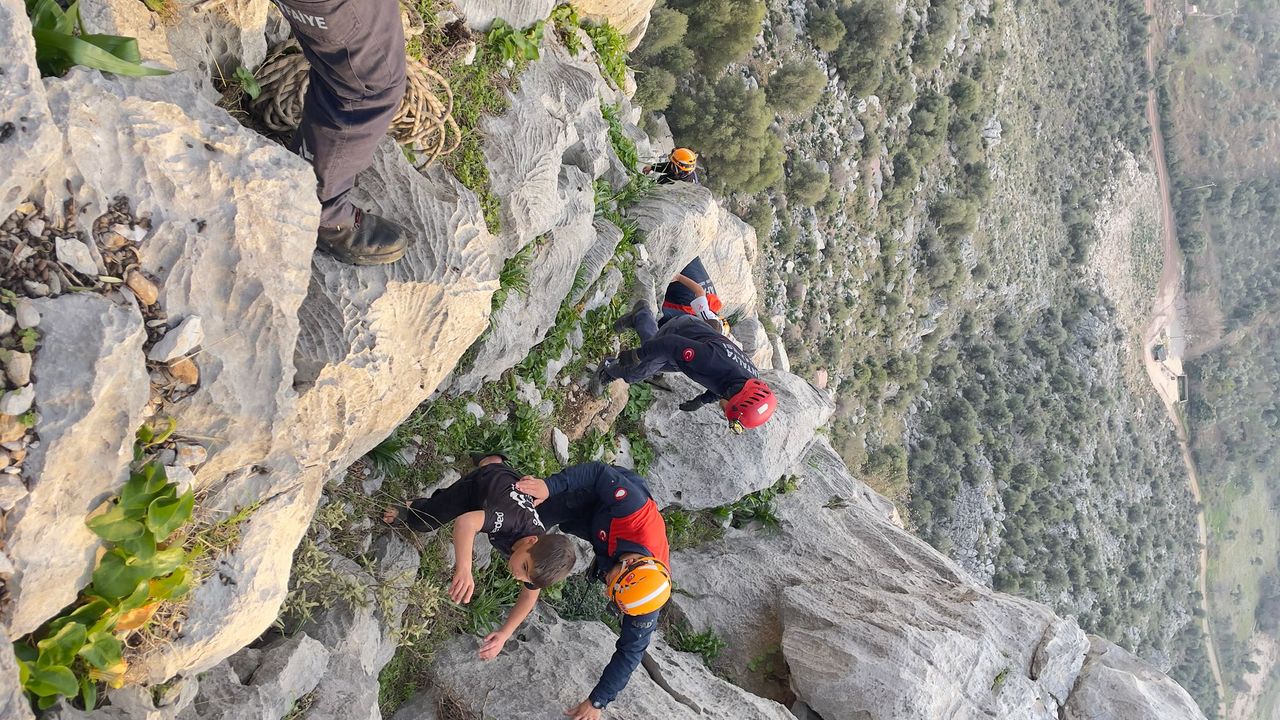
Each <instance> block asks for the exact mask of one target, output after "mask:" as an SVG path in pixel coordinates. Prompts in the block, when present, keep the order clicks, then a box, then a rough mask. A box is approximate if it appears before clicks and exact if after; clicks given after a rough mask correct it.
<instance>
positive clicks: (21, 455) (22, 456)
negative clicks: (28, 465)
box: [5, 448, 27, 465]
mask: <svg viewBox="0 0 1280 720" xmlns="http://www.w3.org/2000/svg"><path fill="white" fill-rule="evenodd" d="M5 457H7V458H8V459H9V462H6V463H5V464H6V465H21V464H22V461H23V460H26V459H27V449H26V448H20V449H18V450H11V451H6V452H5Z"/></svg>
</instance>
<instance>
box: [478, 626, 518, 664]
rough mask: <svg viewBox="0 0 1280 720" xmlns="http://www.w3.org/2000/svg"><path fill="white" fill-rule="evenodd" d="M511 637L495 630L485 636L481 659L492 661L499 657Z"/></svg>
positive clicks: (481, 647) (482, 643)
mask: <svg viewBox="0 0 1280 720" xmlns="http://www.w3.org/2000/svg"><path fill="white" fill-rule="evenodd" d="M510 637H511V636H510V635H507V634H506V633H504V632H502V631H501V630H495V631H493V632H491V633H489V634H488V635H485V636H484V640H483V641H482V642H481V643H480V659H481V660H492V659H494V658H496V657H498V653H500V652H502V648H503V646H505V645H506V644H507V639H508V638H510Z"/></svg>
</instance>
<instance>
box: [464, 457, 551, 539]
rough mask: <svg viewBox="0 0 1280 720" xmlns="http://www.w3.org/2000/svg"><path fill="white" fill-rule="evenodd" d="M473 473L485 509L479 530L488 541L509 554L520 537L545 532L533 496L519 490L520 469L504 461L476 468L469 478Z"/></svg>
mask: <svg viewBox="0 0 1280 720" xmlns="http://www.w3.org/2000/svg"><path fill="white" fill-rule="evenodd" d="M471 476H475V480H474V482H475V483H476V488H475V497H477V498H479V499H480V507H479V509H480V510H484V525H482V526H481V527H480V532H482V533H485V534H486V535H488V536H489V542H490V543H491V544H492V545H493V546H494V547H495V548H497V549H498V552H501V553H502V554H503V555H504V556H508V557H509V556H510V555H511V546H512V545H514V544H515V542H516V541H517V540H519V539H520V538H524V537H529V536H530V535H544V534H546V532H547V529H546V527H544V526H543V524H542V518H540V517H538V511H537V510H536V509H534V507H533V496H531V495H526V494H525V493H522V492H520V491H518V490H516V481H518V480H519V479H520V477H521V476H520V474H519V473H517V472H516V471H515V470H513V469H512V468H510V467H509V466H507V465H505V464H492V465H485V466H484V467H481V468H476V469H475V470H474V471H472V472H471V473H470V474H469V475H468V478H469V477H471ZM468 478H463V479H462V480H461V481H459V482H465V481H466V480H467V479H468Z"/></svg>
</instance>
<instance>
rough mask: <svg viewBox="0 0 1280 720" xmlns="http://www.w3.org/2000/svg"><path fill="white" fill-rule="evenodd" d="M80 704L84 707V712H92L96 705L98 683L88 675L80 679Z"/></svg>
mask: <svg viewBox="0 0 1280 720" xmlns="http://www.w3.org/2000/svg"><path fill="white" fill-rule="evenodd" d="M80 702H81V703H82V704H83V705H84V709H85V712H93V709H94V708H95V707H97V705H98V683H96V682H94V681H93V680H92V679H90V677H89V676H88V675H85V676H84V677H83V678H81V679H80Z"/></svg>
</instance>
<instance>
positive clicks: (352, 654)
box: [303, 535, 419, 720]
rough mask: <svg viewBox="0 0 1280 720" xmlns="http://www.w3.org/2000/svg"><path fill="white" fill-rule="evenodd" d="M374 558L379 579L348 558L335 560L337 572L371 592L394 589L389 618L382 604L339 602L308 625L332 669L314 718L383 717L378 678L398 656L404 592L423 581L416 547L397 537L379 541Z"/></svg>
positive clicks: (315, 698)
mask: <svg viewBox="0 0 1280 720" xmlns="http://www.w3.org/2000/svg"><path fill="white" fill-rule="evenodd" d="M372 555H373V557H374V558H375V560H376V561H377V562H376V567H377V570H378V577H377V578H376V579H375V578H373V577H370V576H369V575H368V574H367V573H366V572H365V571H364V570H362V569H361V568H360V566H358V565H356V564H355V563H354V562H352V561H350V560H347V559H346V558H342V557H337V556H335V557H333V558H332V561H333V567H334V569H335V570H337V571H338V572H340V573H342V574H344V575H347V576H349V577H351V578H352V579H353V580H354V581H355V582H357V583H359V584H361V585H363V586H365V587H367V588H372V587H373V586H374V585H375V584H376V583H381V584H383V585H384V586H388V587H390V588H392V589H393V592H392V598H393V600H392V602H393V605H392V607H390V608H386V609H385V610H386V612H385V613H384V612H383V608H380V607H379V606H378V605H379V604H378V603H376V602H369V603H367V604H366V605H365V606H363V607H358V606H353V605H349V604H347V603H346V602H343V601H338V602H337V603H336V604H335V605H334V606H333V607H331V608H328V609H325V610H323V611H321V612H319V613H317V614H316V615H315V616H314V617H313V618H312V619H311V620H310V621H308V622H307V623H306V624H305V625H303V630H304V631H305V632H306V633H307V634H309V635H312V636H313V637H315V638H316V639H317V640H319V641H320V642H321V643H322V644H323V645H324V646H325V647H327V648H328V649H329V666H328V669H327V670H326V671H325V673H324V677H323V678H322V679H321V680H320V683H319V685H318V686H317V687H316V689H315V692H314V693H313V694H312V700H311V705H310V708H309V709H308V711H307V717H308V718H312V719H314V720H328V719H332V720H348V719H362V718H369V719H370V720H378V719H379V718H380V717H381V716H380V714H379V712H378V674H379V673H380V672H381V671H382V668H383V666H384V665H386V664H387V663H388V662H390V660H391V657H392V655H393V654H394V653H395V649H396V635H395V633H396V632H397V630H398V629H399V627H400V617H401V615H402V614H403V613H404V608H405V598H404V592H405V591H406V590H407V589H408V588H409V587H410V586H411V585H412V584H413V581H414V578H415V576H416V575H417V570H418V563H419V557H418V554H417V552H416V551H415V550H414V548H413V547H412V546H411V545H409V544H408V543H406V542H405V541H404V540H402V539H400V538H399V537H398V536H396V535H383V536H382V537H380V538H379V539H378V540H377V541H375V545H374V550H373V553H372ZM395 589H398V592H397V591H394V590H395ZM370 592H372V590H370Z"/></svg>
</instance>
